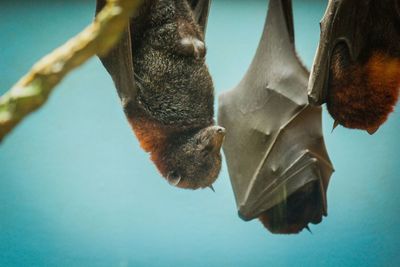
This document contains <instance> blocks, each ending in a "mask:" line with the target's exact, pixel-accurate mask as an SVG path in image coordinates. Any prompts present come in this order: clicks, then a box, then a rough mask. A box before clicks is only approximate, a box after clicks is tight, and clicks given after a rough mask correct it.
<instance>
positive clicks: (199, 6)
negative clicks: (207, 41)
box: [188, 0, 211, 33]
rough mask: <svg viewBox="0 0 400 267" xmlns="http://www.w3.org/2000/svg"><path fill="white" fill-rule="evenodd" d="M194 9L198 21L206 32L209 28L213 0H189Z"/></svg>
mask: <svg viewBox="0 0 400 267" xmlns="http://www.w3.org/2000/svg"><path fill="white" fill-rule="evenodd" d="M188 1H189V4H190V6H191V7H192V9H193V13H194V16H195V19H196V21H197V23H198V24H199V25H200V27H201V29H202V31H203V32H204V33H205V32H206V28H207V21H208V14H209V13H210V6H211V0H188Z"/></svg>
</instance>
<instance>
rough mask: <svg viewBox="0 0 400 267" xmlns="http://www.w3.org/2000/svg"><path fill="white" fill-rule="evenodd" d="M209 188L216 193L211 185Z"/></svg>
mask: <svg viewBox="0 0 400 267" xmlns="http://www.w3.org/2000/svg"><path fill="white" fill-rule="evenodd" d="M208 188H210V189H211V190H212V191H213V192H214V193H215V189H214V187H213V186H212V185H210V186H209V187H208Z"/></svg>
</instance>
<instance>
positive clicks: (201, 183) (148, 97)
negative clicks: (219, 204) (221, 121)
mask: <svg viewBox="0 0 400 267" xmlns="http://www.w3.org/2000/svg"><path fill="white" fill-rule="evenodd" d="M208 5H209V2H208V1H201V0H200V1H196V2H195V3H189V2H188V1H186V0H185V1H182V0H151V1H144V3H143V5H142V6H141V8H140V10H139V12H138V13H137V14H136V15H135V16H134V17H133V18H132V19H131V22H130V32H129V35H130V38H128V40H127V41H128V43H129V45H131V48H132V62H127V64H132V65H131V68H132V69H133V72H132V73H130V74H131V75H133V76H134V77H133V78H134V84H135V86H134V87H135V88H136V92H135V96H134V97H124V95H126V94H127V92H126V91H128V94H129V93H130V90H132V89H131V88H129V89H126V88H121V86H120V88H119V86H118V82H119V81H120V79H119V78H115V76H114V77H113V79H114V81H116V85H117V90H118V91H119V94H120V97H121V98H122V100H123V101H122V102H123V104H124V111H125V114H126V116H127V118H128V121H129V123H130V124H131V126H132V128H133V130H134V132H135V134H136V136H137V138H138V140H139V142H140V145H141V147H142V148H143V149H144V150H145V151H147V152H149V153H150V154H151V160H152V161H153V162H154V163H155V165H156V166H157V168H158V170H159V171H160V173H161V174H162V175H163V176H164V177H165V178H166V179H167V180H168V182H169V183H170V184H172V185H174V186H177V187H181V188H188V189H197V188H205V187H211V188H212V183H213V182H214V181H215V180H216V179H217V176H218V174H219V171H220V168H221V154H220V148H221V145H222V142H223V139H224V136H225V129H224V128H222V127H219V126H215V122H214V119H213V115H214V88H213V83H212V80H211V77H210V74H209V72H208V69H207V66H206V64H205V53H206V48H205V44H204V28H205V17H204V15H203V14H204V12H206V13H205V14H206V15H205V16H207V12H208ZM192 8H195V10H196V11H193V10H192ZM196 12H200V13H196ZM198 22H199V23H198ZM202 23H203V25H201V24H202ZM120 46H122V45H120ZM117 49H118V48H117ZM121 49H122V50H123V49H125V48H123V47H122V48H121ZM124 52H125V53H123V54H122V55H121V58H120V60H124V59H123V58H122V57H124V56H125V57H127V58H129V55H127V54H126V52H128V51H124ZM111 54H112V53H111ZM103 63H105V66H106V68H107V62H104V61H103ZM123 68H125V67H123ZM108 70H109V72H110V74H111V75H112V76H113V74H112V73H111V72H112V70H111V71H110V69H108ZM114 72H116V71H114ZM128 74H129V73H128ZM126 99H128V100H126Z"/></svg>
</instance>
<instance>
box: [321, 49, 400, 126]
mask: <svg viewBox="0 0 400 267" xmlns="http://www.w3.org/2000/svg"><path fill="white" fill-rule="evenodd" d="M331 62H332V63H331V66H330V75H329V84H328V96H327V107H328V111H329V113H330V114H331V116H332V117H333V118H334V119H335V120H336V121H337V122H338V123H339V124H341V125H343V126H344V127H347V128H354V129H362V130H366V131H367V132H368V133H370V134H373V133H374V132H376V131H377V130H378V129H379V127H380V126H381V125H382V124H383V123H384V122H385V121H386V120H387V118H388V116H389V114H390V113H391V112H392V111H393V110H394V107H395V105H396V103H397V100H398V97H399V88H400V58H396V57H393V56H390V55H389V54H388V53H385V52H382V51H371V54H370V55H369V56H368V57H366V60H365V62H351V61H350V54H349V51H348V48H347V46H346V45H345V44H344V43H340V44H338V45H337V46H336V47H335V49H334V51H333V55H332V61H331Z"/></svg>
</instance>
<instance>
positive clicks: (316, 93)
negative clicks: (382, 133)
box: [308, 0, 400, 134]
mask: <svg viewBox="0 0 400 267" xmlns="http://www.w3.org/2000/svg"><path fill="white" fill-rule="evenodd" d="M399 7H400V1H399V0H363V1H353V0H330V1H329V3H328V7H327V9H326V12H325V15H324V17H323V19H322V20H321V23H320V25H321V37H320V43H319V47H318V50H317V53H316V55H315V59H314V63H313V67H312V71H311V77H310V82H309V84H308V94H309V98H310V102H311V103H312V104H316V105H321V104H323V103H326V104H327V108H328V111H329V113H330V114H331V116H332V117H333V118H334V119H335V124H334V128H335V127H336V126H337V125H339V124H340V125H342V126H344V127H347V128H355V129H362V130H366V131H367V132H368V133H369V134H373V133H375V132H376V131H377V130H378V129H379V127H380V126H381V125H382V124H383V123H384V122H385V121H386V120H387V118H388V116H389V114H390V113H391V112H392V111H393V109H394V106H395V105H396V103H397V100H398V96H399V88H400V8H399Z"/></svg>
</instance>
